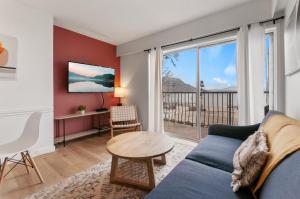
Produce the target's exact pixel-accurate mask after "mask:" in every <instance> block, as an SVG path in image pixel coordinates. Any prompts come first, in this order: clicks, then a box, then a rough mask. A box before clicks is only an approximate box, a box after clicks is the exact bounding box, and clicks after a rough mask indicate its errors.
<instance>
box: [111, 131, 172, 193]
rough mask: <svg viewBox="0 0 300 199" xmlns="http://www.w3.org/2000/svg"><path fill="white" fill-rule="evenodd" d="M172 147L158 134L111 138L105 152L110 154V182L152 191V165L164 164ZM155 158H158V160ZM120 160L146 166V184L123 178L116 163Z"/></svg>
mask: <svg viewBox="0 0 300 199" xmlns="http://www.w3.org/2000/svg"><path fill="white" fill-rule="evenodd" d="M173 147H174V142H173V140H172V139H171V138H169V137H168V136H166V135H163V134H160V133H154V132H146V131H137V132H130V133H124V134H121V135H118V136H116V137H113V138H112V139H110V140H109V141H108V142H107V146H106V149H107V151H108V152H109V153H110V154H112V163H111V173H110V181H111V182H112V183H117V184H125V185H131V186H135V187H138V188H142V189H146V190H151V189H153V188H154V187H155V177H154V170H153V163H158V164H166V156H165V154H166V153H168V152H170V151H171V150H172V149H173ZM156 157H160V159H157V158H156ZM120 158H122V159H126V160H130V161H135V162H141V163H142V164H146V168H147V174H148V178H147V179H148V180H147V182H139V181H135V180H132V179H130V178H125V177H124V175H122V173H120V172H119V163H118V162H119V159H120ZM132 175H135V174H132Z"/></svg>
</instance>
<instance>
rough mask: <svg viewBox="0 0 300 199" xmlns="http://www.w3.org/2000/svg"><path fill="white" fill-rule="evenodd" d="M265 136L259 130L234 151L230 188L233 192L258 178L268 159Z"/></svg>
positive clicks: (261, 130)
mask: <svg viewBox="0 0 300 199" xmlns="http://www.w3.org/2000/svg"><path fill="white" fill-rule="evenodd" d="M268 151H269V148H268V145H267V136H266V134H265V133H264V131H263V129H262V128H260V129H258V131H256V132H255V133H254V134H252V135H250V136H249V137H248V138H247V139H246V140H245V141H244V142H243V143H242V144H241V146H240V147H239V148H238V149H237V150H236V151H235V154H234V157H233V167H234V171H233V173H232V182H231V187H232V189H233V191H234V192H236V191H238V190H239V188H240V187H247V186H249V185H251V184H252V183H253V182H254V181H255V180H256V179H257V177H258V176H259V174H260V171H261V170H262V168H263V166H264V164H265V162H266V159H267V157H268V154H269V153H268Z"/></svg>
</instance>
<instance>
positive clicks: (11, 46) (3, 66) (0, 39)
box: [0, 34, 18, 77]
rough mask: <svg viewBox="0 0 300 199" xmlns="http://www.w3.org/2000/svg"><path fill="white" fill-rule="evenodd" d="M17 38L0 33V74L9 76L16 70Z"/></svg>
mask: <svg viewBox="0 0 300 199" xmlns="http://www.w3.org/2000/svg"><path fill="white" fill-rule="evenodd" d="M17 45H18V43H17V39H16V38H15V37H11V36H7V35H3V34H0V76H1V77H10V75H12V74H15V73H16V70H17Z"/></svg>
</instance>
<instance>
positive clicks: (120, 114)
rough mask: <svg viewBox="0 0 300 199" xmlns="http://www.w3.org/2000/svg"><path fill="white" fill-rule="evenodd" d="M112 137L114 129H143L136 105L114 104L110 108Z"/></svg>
mask: <svg viewBox="0 0 300 199" xmlns="http://www.w3.org/2000/svg"><path fill="white" fill-rule="evenodd" d="M110 128H111V137H113V136H114V131H124V130H127V131H129V130H135V131H137V130H138V131H140V130H141V128H142V127H141V123H139V122H138V115H137V110H136V107H135V106H134V105H126V106H112V107H111V110H110Z"/></svg>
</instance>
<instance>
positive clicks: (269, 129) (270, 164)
mask: <svg viewBox="0 0 300 199" xmlns="http://www.w3.org/2000/svg"><path fill="white" fill-rule="evenodd" d="M262 128H263V129H264V131H265V133H266V134H267V138H268V145H269V149H270V151H269V152H270V155H269V157H268V159H267V163H266V165H265V167H264V168H263V170H262V173H261V175H260V177H259V179H258V181H257V184H256V186H255V188H254V190H253V193H254V194H255V193H256V192H257V191H258V190H259V189H260V188H261V187H262V185H263V183H264V182H265V180H266V178H267V177H268V176H269V174H270V173H271V172H272V170H273V169H274V168H276V166H277V165H278V164H279V163H280V162H281V161H282V160H283V159H284V158H285V157H286V156H287V155H289V154H291V153H293V152H295V151H297V150H299V149H300V122H299V121H297V120H295V119H293V118H290V117H287V116H285V115H274V116H272V117H270V118H269V119H268V120H267V121H266V122H265V123H263V124H262Z"/></svg>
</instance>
